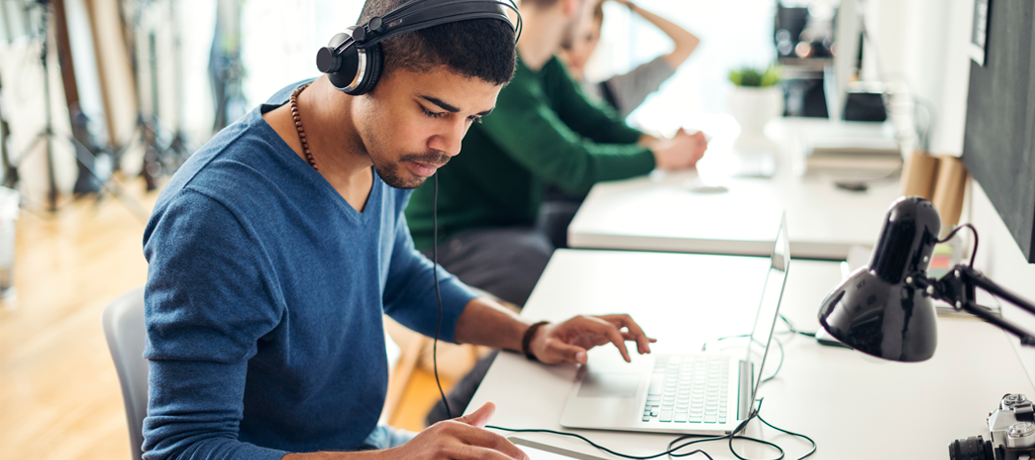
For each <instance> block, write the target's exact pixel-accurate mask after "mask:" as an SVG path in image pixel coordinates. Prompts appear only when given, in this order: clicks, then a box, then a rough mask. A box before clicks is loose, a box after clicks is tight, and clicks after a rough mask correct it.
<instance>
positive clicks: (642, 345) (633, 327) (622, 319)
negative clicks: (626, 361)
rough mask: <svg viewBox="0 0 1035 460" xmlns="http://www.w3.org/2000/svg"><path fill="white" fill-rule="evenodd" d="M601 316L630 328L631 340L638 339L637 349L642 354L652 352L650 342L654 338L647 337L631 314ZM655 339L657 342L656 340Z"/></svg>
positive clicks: (615, 323) (621, 326)
mask: <svg viewBox="0 0 1035 460" xmlns="http://www.w3.org/2000/svg"><path fill="white" fill-rule="evenodd" d="M601 318H602V319H604V320H605V321H607V322H609V323H612V324H614V325H616V326H618V327H619V328H623V327H624V328H626V329H628V331H629V332H627V334H631V335H632V339H631V340H635V341H636V350H637V351H639V352H640V354H644V353H650V343H651V341H652V339H650V338H649V337H647V334H646V333H644V332H643V329H641V328H640V325H639V324H636V321H633V319H632V317H631V316H629V315H605V316H601ZM654 341H655V342H656V340H654Z"/></svg>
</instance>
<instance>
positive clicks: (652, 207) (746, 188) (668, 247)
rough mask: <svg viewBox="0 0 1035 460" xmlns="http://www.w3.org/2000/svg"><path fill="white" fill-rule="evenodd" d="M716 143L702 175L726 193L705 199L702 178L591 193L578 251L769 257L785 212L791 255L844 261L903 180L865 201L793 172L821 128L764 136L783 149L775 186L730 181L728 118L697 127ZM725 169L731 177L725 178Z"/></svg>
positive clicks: (578, 219) (779, 126)
mask: <svg viewBox="0 0 1035 460" xmlns="http://www.w3.org/2000/svg"><path fill="white" fill-rule="evenodd" d="M695 125H696V126H699V127H701V128H702V129H703V130H704V131H706V132H709V133H711V134H712V135H713V136H714V137H713V139H712V141H711V143H710V144H709V150H708V152H707V153H706V155H705V159H704V160H702V164H701V166H700V175H701V177H702V178H703V179H704V180H705V181H706V182H708V183H717V184H721V185H725V186H726V187H727V188H728V189H729V191H728V192H726V193H719V194H701V193H693V192H691V191H689V190H688V189H687V188H686V187H685V186H684V183H685V182H686V181H687V179H689V178H693V177H695V176H696V175H697V173H695V172H681V173H668V174H662V175H660V176H662V177H658V176H659V175H657V174H656V175H655V176H654V177H640V178H635V179H631V180H624V181H615V182H605V183H599V184H597V185H595V186H594V187H593V189H592V191H590V193H589V195H588V196H587V197H586V200H585V201H584V202H583V204H582V207H581V208H580V209H579V212H578V213H577V214H576V215H575V218H574V219H573V220H572V222H571V225H570V226H569V227H568V244H569V245H570V246H571V247H576V248H594V249H631V250H646V251H672V252H693V253H707V254H744V255H768V254H769V251H770V250H771V249H772V241H773V240H774V239H775V237H776V229H777V227H778V226H779V222H780V213H781V211H782V210H784V209H786V211H787V218H788V230H789V233H790V238H791V252H792V253H794V254H795V255H796V256H798V257H802V258H819V259H837V260H844V259H845V258H846V257H847V255H848V250H849V248H850V247H851V246H856V245H861V246H872V245H873V243H874V241H876V239H877V233H878V232H879V231H880V225H881V222H882V220H883V217H884V214H885V213H886V212H887V210H888V207H889V206H890V205H891V203H892V202H893V201H894V200H895V199H896V198H898V196H899V184H898V180H884V181H879V182H873V183H871V184H870V185H869V190H868V191H866V192H851V191H847V190H842V189H838V188H836V187H835V186H834V180H833V179H831V178H830V177H825V176H814V175H800V174H798V172H796V170H798V169H800V168H801V166H800V164H798V161H799V160H800V152H801V145H800V144H801V138H802V136H803V133H804V132H805V131H807V130H810V129H816V128H817V127H822V126H827V122H826V121H825V120H807V119H778V120H774V121H772V122H770V124H769V126H768V127H767V132H768V133H769V134H770V137H771V138H773V139H774V140H777V141H778V143H779V145H780V147H781V151H780V154H779V155H778V156H777V168H776V174H775V175H774V177H772V178H768V179H765V178H758V179H752V178H728V171H727V172H726V173H724V170H726V169H728V168H727V166H726V165H727V164H728V163H729V161H732V159H731V157H732V156H733V153H732V151H731V150H730V145H731V144H732V141H733V138H735V137H736V134H737V130H738V128H737V126H736V122H734V121H733V120H732V118H730V117H729V116H722V115H714V116H710V117H705V118H702V119H701V120H700V121H698V122H697V123H695ZM724 168H725V169H724Z"/></svg>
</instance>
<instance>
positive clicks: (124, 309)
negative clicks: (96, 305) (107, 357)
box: [101, 286, 147, 460]
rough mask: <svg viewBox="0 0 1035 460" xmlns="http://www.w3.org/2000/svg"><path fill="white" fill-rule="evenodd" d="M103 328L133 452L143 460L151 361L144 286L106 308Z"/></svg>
mask: <svg viewBox="0 0 1035 460" xmlns="http://www.w3.org/2000/svg"><path fill="white" fill-rule="evenodd" d="M101 326H102V327H104V337H105V338H106V339H107V340H108V350H109V351H110V352H111V359H112V361H115V371H116V372H117V373H118V374H119V383H120V384H121V385H122V403H123V405H124V406H125V408H126V423H127V424H128V425H129V450H130V453H131V454H132V455H133V460H140V456H141V454H142V453H141V447H142V445H143V443H144V436H143V434H142V433H141V429H142V428H143V425H144V417H145V416H147V360H146V359H144V340H145V339H144V336H145V331H144V286H138V287H136V288H133V289H130V290H129V291H127V292H126V293H124V294H122V295H120V296H118V297H117V298H116V299H115V300H113V301H112V302H111V303H109V304H108V306H107V307H104V313H102V314H101Z"/></svg>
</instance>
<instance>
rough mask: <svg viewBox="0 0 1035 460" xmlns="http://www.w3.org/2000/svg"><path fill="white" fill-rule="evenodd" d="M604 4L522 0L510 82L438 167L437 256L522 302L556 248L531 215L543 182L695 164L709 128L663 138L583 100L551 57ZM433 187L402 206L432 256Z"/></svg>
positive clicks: (582, 182)
mask: <svg viewBox="0 0 1035 460" xmlns="http://www.w3.org/2000/svg"><path fill="white" fill-rule="evenodd" d="M597 1H598V0H522V1H521V4H520V7H521V11H522V17H523V20H524V31H523V33H522V35H521V40H520V41H518V43H517V48H518V65H517V68H516V70H515V73H514V79H513V80H511V82H510V84H509V85H507V86H506V87H504V88H503V90H502V91H500V94H499V98H498V99H497V101H496V108H495V110H494V111H493V112H492V114H491V115H489V116H486V117H483V119H482V123H481V124H475V125H473V126H472V127H471V129H470V131H469V132H468V134H467V136H466V137H465V138H464V140H463V144H462V148H461V155H459V156H457V157H455V158H453V159H452V160H451V161H450V164H449V167H446V168H442V169H440V170H439V172H438V175H439V177H438V180H439V187H440V188H439V192H438V236H439V248H438V258H439V262H440V263H441V264H442V266H443V267H444V268H445V269H446V270H449V271H450V272H451V273H453V274H455V275H456V276H458V277H459V278H460V279H461V280H463V281H464V282H465V283H467V284H468V285H470V286H474V287H477V288H481V289H483V290H485V291H488V292H490V293H492V294H494V295H496V296H497V297H499V298H501V299H503V300H506V301H508V302H511V303H513V304H516V305H518V306H522V305H524V303H525V301H526V300H527V299H528V295H529V294H530V293H531V292H532V288H533V287H534V286H535V283H536V281H538V279H539V275H540V274H541V273H542V271H543V269H544V268H545V267H546V262H547V261H548V260H549V258H550V255H551V254H552V253H553V250H554V243H553V242H551V240H550V238H548V237H547V233H546V232H545V231H544V229H543V228H542V226H540V227H538V228H537V227H536V217H537V215H538V213H539V210H540V205H541V204H542V201H543V190H544V188H545V186H546V185H553V186H555V187H557V188H560V189H561V190H563V191H564V192H566V193H568V194H571V195H576V196H583V195H585V194H586V192H588V191H589V189H590V187H592V186H593V184H595V183H596V182H598V181H606V180H616V179H625V178H629V177H634V176H638V175H643V174H646V173H648V172H650V171H651V170H652V169H655V168H658V169H681V168H692V167H694V165H695V164H696V163H697V160H699V159H700V158H701V156H702V155H703V154H704V150H705V148H706V147H707V141H706V140H705V139H704V135H703V134H701V133H697V134H694V135H690V134H687V133H686V132H684V131H682V130H680V132H679V133H677V134H676V135H675V136H674V137H673V138H672V139H656V138H653V137H651V136H647V135H645V134H643V133H642V132H640V131H637V130H635V129H632V128H630V127H629V126H628V125H626V124H625V123H624V122H623V121H622V120H621V119H619V118H618V116H617V115H616V114H615V112H614V111H612V110H610V109H609V108H603V107H601V106H599V105H596V104H594V103H591V102H589V101H587V99H586V98H585V96H584V95H583V93H582V91H581V90H580V89H579V85H578V84H577V83H576V82H575V81H573V80H572V79H571V77H569V76H568V74H567V72H566V71H565V69H564V67H563V65H562V64H561V63H560V61H558V60H557V58H556V57H554V55H553V53H554V51H555V50H557V49H558V48H559V47H560V46H561V45H564V44H566V43H570V42H571V41H572V40H574V38H575V37H576V36H578V35H581V34H582V33H584V32H583V30H584V29H587V28H588V27H589V26H590V24H591V17H592V11H593V8H594V7H595V6H596V3H597ZM433 195H434V188H433V184H427V185H425V186H423V187H421V188H418V189H417V190H416V191H415V192H414V193H413V196H412V198H411V200H410V203H409V206H408V207H407V209H406V218H407V221H408V223H409V226H410V231H411V233H412V234H413V239H414V243H415V244H416V246H417V249H419V250H421V251H422V252H424V253H425V254H427V255H429V256H430V255H431V248H432V241H433V238H434V236H433V235H434V230H435V228H434V223H433V222H432V220H433V219H432V212H433V210H434V206H435V205H434V196H433Z"/></svg>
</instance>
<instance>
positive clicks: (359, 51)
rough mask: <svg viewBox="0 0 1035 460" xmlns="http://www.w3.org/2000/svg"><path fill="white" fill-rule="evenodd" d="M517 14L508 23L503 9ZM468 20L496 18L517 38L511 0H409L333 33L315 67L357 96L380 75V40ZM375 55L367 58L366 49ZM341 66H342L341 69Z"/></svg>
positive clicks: (519, 29)
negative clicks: (383, 13) (508, 27)
mask: <svg viewBox="0 0 1035 460" xmlns="http://www.w3.org/2000/svg"><path fill="white" fill-rule="evenodd" d="M507 8H509V9H511V10H513V11H514V12H515V13H517V24H516V25H515V24H514V23H513V22H511V20H510V17H509V16H508V15H507V11H506V9H507ZM470 19H499V20H501V21H504V22H506V23H507V24H508V25H510V26H511V27H513V28H514V31H515V41H517V39H518V38H520V37H521V29H522V28H523V27H522V23H521V13H520V12H519V11H518V9H517V5H516V4H515V3H514V1H513V0H413V1H410V2H407V3H405V4H403V5H402V6H400V7H398V8H396V9H394V10H392V11H391V12H389V13H388V14H385V15H384V16H374V17H372V18H370V20H368V21H366V22H365V23H363V24H360V25H357V26H354V27H350V28H349V30H348V31H347V32H345V33H340V34H337V35H335V36H334V37H333V38H332V39H331V42H330V43H329V44H328V45H327V46H326V47H324V48H321V49H320V51H319V52H318V53H317V55H316V66H317V68H319V69H320V71H321V72H324V73H327V74H330V76H331V80H332V83H334V86H335V87H336V88H338V89H339V90H341V91H344V92H346V93H348V94H353V95H360V94H364V93H366V92H368V91H370V90H371V89H373V86H374V83H376V82H377V79H378V77H379V76H380V73H381V72H380V67H381V62H380V60H381V53H380V46H378V44H380V43H381V42H382V41H384V40H387V39H389V38H392V37H395V36H397V35H400V34H404V33H407V32H414V31H417V30H421V29H426V28H429V27H434V26H437V25H441V24H447V23H451V22H459V21H466V20H470ZM368 51H369V52H371V53H372V54H374V55H375V56H371V57H370V58H369V59H368V57H367V56H366V54H367V52H368ZM343 67H345V69H343Z"/></svg>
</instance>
